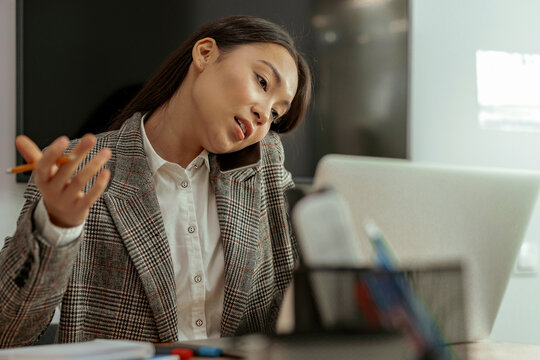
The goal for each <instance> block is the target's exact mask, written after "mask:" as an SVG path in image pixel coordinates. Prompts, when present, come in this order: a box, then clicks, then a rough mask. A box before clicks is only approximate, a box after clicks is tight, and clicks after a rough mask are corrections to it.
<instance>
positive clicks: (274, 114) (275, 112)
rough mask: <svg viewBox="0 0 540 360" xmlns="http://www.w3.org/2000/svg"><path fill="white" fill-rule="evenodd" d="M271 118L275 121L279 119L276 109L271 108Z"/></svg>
mask: <svg viewBox="0 0 540 360" xmlns="http://www.w3.org/2000/svg"><path fill="white" fill-rule="evenodd" d="M272 120H273V121H274V122H277V121H278V120H279V114H278V112H277V111H276V110H274V109H272Z"/></svg>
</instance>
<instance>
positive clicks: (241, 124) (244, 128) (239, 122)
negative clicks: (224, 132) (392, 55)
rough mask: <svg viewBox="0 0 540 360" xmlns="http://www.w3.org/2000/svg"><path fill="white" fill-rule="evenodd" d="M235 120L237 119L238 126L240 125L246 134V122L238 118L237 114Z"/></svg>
mask: <svg viewBox="0 0 540 360" xmlns="http://www.w3.org/2000/svg"><path fill="white" fill-rule="evenodd" d="M234 120H236V122H237V123H238V126H240V129H242V132H243V133H244V135H246V126H245V125H244V123H243V122H241V121H240V120H238V118H237V117H236V116H235V117H234Z"/></svg>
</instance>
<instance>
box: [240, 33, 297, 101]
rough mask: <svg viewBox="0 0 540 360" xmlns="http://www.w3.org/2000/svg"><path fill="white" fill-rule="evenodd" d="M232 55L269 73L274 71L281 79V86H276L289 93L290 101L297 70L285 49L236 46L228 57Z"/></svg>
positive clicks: (260, 45) (280, 47) (275, 46)
mask: <svg viewBox="0 0 540 360" xmlns="http://www.w3.org/2000/svg"><path fill="white" fill-rule="evenodd" d="M233 54H234V55H236V56H241V57H243V58H244V59H247V60H248V61H252V62H253V64H256V65H258V66H261V67H263V68H264V67H267V68H268V70H269V71H270V72H271V73H273V72H274V70H276V71H277V73H278V75H279V76H280V78H281V84H276V85H279V87H281V88H282V89H283V90H285V91H286V92H287V93H289V95H290V99H289V100H292V98H293V97H294V94H295V93H296V87H297V85H298V68H297V66H296V62H295V61H294V59H293V57H292V56H291V54H290V53H289V51H288V50H287V49H286V48H284V47H283V46H281V45H278V44H274V43H254V44H246V45H240V46H237V47H236V48H235V49H234V50H233V51H232V52H231V54H230V55H233ZM234 55H233V56H234ZM272 68H273V69H272Z"/></svg>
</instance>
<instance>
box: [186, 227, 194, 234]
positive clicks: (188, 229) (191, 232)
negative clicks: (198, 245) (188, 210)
mask: <svg viewBox="0 0 540 360" xmlns="http://www.w3.org/2000/svg"><path fill="white" fill-rule="evenodd" d="M187 231H188V233H190V234H193V233H194V232H195V226H190V227H188V228H187Z"/></svg>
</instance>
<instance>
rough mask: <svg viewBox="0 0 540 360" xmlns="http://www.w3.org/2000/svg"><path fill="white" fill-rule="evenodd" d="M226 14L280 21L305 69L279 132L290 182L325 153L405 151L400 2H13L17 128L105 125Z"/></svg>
mask: <svg viewBox="0 0 540 360" xmlns="http://www.w3.org/2000/svg"><path fill="white" fill-rule="evenodd" d="M285 9H286V10H285ZM233 14H251V15H257V16H261V17H264V18H267V19H269V20H271V21H274V22H276V23H278V24H281V25H283V26H284V27H285V28H287V29H288V30H289V31H290V32H291V34H292V35H293V36H294V38H295V39H296V41H297V43H298V46H299V47H300V49H301V50H302V51H303V52H304V53H305V55H306V57H307V59H308V61H309V63H310V66H311V68H312V69H313V73H314V75H315V96H314V101H313V107H312V111H311V112H310V114H309V116H308V117H307V119H306V122H305V123H304V125H303V126H302V127H301V128H300V129H298V130H297V131H296V132H294V133H292V134H291V135H288V136H286V137H285V140H284V141H285V148H286V154H287V158H286V161H287V163H286V165H287V167H288V169H289V170H290V171H291V172H292V174H293V176H295V178H297V180H300V181H302V180H304V181H307V182H309V179H310V178H311V177H312V176H313V173H314V170H315V166H316V164H317V161H318V160H319V159H320V157H321V156H322V155H324V154H327V153H331V152H338V153H346V154H365V155H375V156H390V157H406V155H407V154H406V153H407V89H408V82H407V77H408V72H407V67H408V61H407V60H408V55H407V47H408V2H407V1H404V0H390V1H387V0H385V1H381V0H379V1H373V0H372V1H365V0H361V1H358V0H357V1H351V0H339V1H333V0H317V1H308V0H301V1H286V0H276V1H271V2H270V1H246V0H235V1H218V0H205V1H177V0H154V1H147V0H115V1H109V0H79V1H71V0H46V1H43V0H22V1H19V2H18V9H17V26H18V30H17V36H18V38H17V42H18V53H17V54H18V55H17V71H18V72H17V74H18V78H17V79H18V80H17V86H18V95H19V96H18V97H17V131H18V133H24V134H27V135H28V136H30V137H31V138H32V139H35V141H36V142H37V143H38V145H39V146H40V147H44V146H47V145H48V144H50V143H51V142H52V141H53V140H54V139H55V138H56V137H58V136H59V135H61V134H66V135H68V136H69V137H70V138H77V137H80V136H82V135H83V134H84V133H86V132H93V133H97V132H100V131H103V130H104V129H106V127H107V124H108V122H109V120H110V118H111V117H113V116H114V115H115V114H116V113H117V112H118V110H119V109H120V108H122V106H123V105H124V104H126V103H127V102H128V101H129V100H130V99H131V98H132V97H133V95H134V94H135V93H136V92H137V91H138V90H139V89H140V87H141V86H142V84H143V83H144V82H145V81H146V80H147V79H148V78H149V77H150V76H151V75H152V74H153V73H154V72H155V71H156V70H157V69H158V68H159V66H160V64H161V63H162V62H164V60H165V59H166V57H167V56H168V55H169V54H170V53H171V52H172V51H173V50H174V49H175V48H177V47H178V46H179V45H180V44H181V43H182V42H183V41H184V40H185V39H186V38H187V37H188V36H189V35H191V33H192V32H193V31H194V29H196V28H198V27H199V26H201V25H202V24H204V23H206V22H208V21H211V20H214V19H216V18H219V17H222V16H227V15H233ZM353 79H354V80H353ZM43 114H54V116H46V117H44V116H43ZM18 161H19V163H22V158H19V159H18ZM19 180H20V181H23V182H26V181H27V180H28V175H20V176H19Z"/></svg>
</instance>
